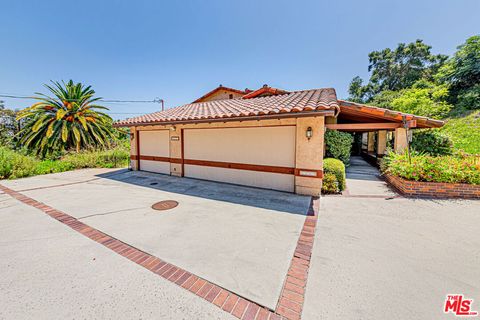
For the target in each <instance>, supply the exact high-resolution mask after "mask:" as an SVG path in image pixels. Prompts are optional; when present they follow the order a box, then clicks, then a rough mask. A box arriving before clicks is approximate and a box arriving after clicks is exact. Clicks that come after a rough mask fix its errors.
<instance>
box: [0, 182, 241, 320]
mask: <svg viewBox="0 0 480 320" xmlns="http://www.w3.org/2000/svg"><path fill="white" fill-rule="evenodd" d="M2 183H3V181H2ZM0 254H1V259H0V270H1V272H0V319H15V320H22V319H49V320H51V319H234V317H233V316H231V315H229V314H228V313H226V312H223V311H222V310H221V309H219V308H217V307H215V306H214V305H213V304H209V303H206V302H205V300H203V299H202V298H200V297H198V296H196V295H193V294H191V293H190V292H188V291H186V290H184V289H183V288H181V287H179V286H177V285H175V284H173V283H171V282H169V281H167V280H165V279H163V278H162V277H158V276H157V275H156V274H154V273H152V272H150V271H148V270H146V269H145V268H143V267H141V266H139V265H137V264H135V263H132V262H131V261H129V260H127V259H125V258H124V257H122V256H120V255H117V254H115V253H113V252H112V251H111V250H110V249H108V248H106V247H104V246H102V245H99V244H98V243H95V242H93V241H91V240H90V239H88V238H86V237H84V236H83V235H81V234H79V233H77V232H75V231H73V230H72V229H70V228H69V227H67V226H66V225H64V224H62V223H59V222H58V221H55V220H53V219H52V218H50V217H49V216H47V215H45V214H43V213H42V212H40V211H39V210H37V209H35V208H33V207H31V206H28V205H26V204H23V203H21V202H19V201H17V200H15V199H13V198H11V197H10V196H8V195H5V194H0Z"/></svg>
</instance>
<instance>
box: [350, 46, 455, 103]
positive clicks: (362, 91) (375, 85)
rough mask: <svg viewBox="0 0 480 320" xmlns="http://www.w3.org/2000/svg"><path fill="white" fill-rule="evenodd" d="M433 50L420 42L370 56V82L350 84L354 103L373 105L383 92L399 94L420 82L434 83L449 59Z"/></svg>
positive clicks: (358, 81) (357, 81)
mask: <svg viewBox="0 0 480 320" xmlns="http://www.w3.org/2000/svg"><path fill="white" fill-rule="evenodd" d="M431 48H432V47H431V46H429V45H426V44H424V43H423V41H422V40H417V41H415V42H412V43H408V44H405V43H400V44H399V45H398V46H397V48H396V49H394V50H392V49H390V48H386V49H384V50H381V51H372V52H370V54H369V55H368V58H369V65H368V71H369V72H371V76H370V79H369V81H368V83H367V84H366V85H363V80H362V79H361V78H360V77H355V78H354V79H353V80H352V82H351V83H350V88H349V94H350V99H351V100H353V101H357V102H369V101H371V100H372V99H373V97H375V96H376V95H377V94H379V93H380V92H382V91H399V90H402V89H406V88H409V87H411V86H412V85H413V84H414V83H415V82H417V81H418V80H420V79H427V80H433V76H434V74H435V73H436V72H437V71H438V69H439V68H440V67H441V66H442V65H443V63H444V62H445V60H446V59H447V56H445V55H441V54H438V55H434V54H432V53H431Z"/></svg>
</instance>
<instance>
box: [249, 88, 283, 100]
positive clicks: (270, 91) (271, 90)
mask: <svg viewBox="0 0 480 320" xmlns="http://www.w3.org/2000/svg"><path fill="white" fill-rule="evenodd" d="M285 93H288V91H285V90H281V89H277V88H272V87H269V86H267V85H264V86H263V87H262V88H260V89H257V90H255V91H252V92H249V93H247V94H246V95H244V96H243V97H242V99H251V98H256V97H258V96H261V95H265V94H268V95H279V94H285Z"/></svg>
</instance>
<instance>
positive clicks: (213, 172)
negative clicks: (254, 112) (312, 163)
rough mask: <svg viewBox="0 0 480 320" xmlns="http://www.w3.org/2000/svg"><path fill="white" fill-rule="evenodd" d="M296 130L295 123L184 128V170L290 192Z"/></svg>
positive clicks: (188, 174) (201, 176)
mask: <svg viewBox="0 0 480 320" xmlns="http://www.w3.org/2000/svg"><path fill="white" fill-rule="evenodd" d="M295 133H296V131H295V127H294V126H279V127H255V128H225V129H224V128H222V129H187V130H185V131H184V157H185V173H184V174H185V176H186V177H192V178H197V179H205V180H214V181H220V182H227V183H234V184H241V185H247V186H255V187H260V188H267V189H275V190H282V191H289V192H293V191H294V184H295V181H294V175H293V168H294V167H295ZM189 162H190V163H189ZM202 162H204V163H202ZM288 173H289V174H288Z"/></svg>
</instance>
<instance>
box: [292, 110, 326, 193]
mask: <svg viewBox="0 0 480 320" xmlns="http://www.w3.org/2000/svg"><path fill="white" fill-rule="evenodd" d="M309 127H311V128H312V130H313V134H312V137H311V138H310V139H308V138H307V136H306V132H307V129H308V128H309ZM324 133H325V117H312V118H297V123H296V150H295V151H296V155H295V193H297V194H304V195H311V196H318V195H319V194H320V192H321V190H322V178H323V144H324ZM314 173H317V175H316V176H313V174H314Z"/></svg>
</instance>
